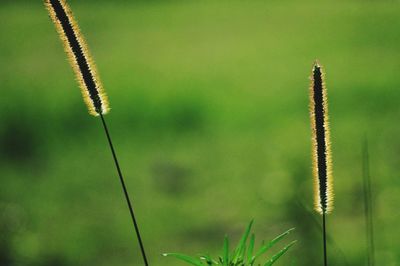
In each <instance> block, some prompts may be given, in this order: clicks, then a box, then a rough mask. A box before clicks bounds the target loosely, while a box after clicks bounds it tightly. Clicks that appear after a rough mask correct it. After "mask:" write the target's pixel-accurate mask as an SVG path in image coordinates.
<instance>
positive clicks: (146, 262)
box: [100, 114, 149, 266]
mask: <svg viewBox="0 0 400 266" xmlns="http://www.w3.org/2000/svg"><path fill="white" fill-rule="evenodd" d="M100 118H101V122H102V124H103V128H104V132H105V133H106V136H107V141H108V144H109V146H110V149H111V153H112V156H113V159H114V163H115V167H116V168H117V172H118V176H119V180H120V182H121V186H122V190H123V192H124V195H125V199H126V203H127V205H128V208H129V213H130V215H131V218H132V222H133V226H134V228H135V232H136V236H137V239H138V242H139V246H140V251H141V253H142V257H143V261H144V265H146V266H148V265H149V263H148V261H147V256H146V252H145V249H144V245H143V241H142V237H141V235H140V231H139V226H138V223H137V221H136V218H135V212H134V211H133V206H132V203H131V200H130V198H129V193H128V189H127V188H126V185H125V180H124V177H123V175H122V171H121V168H120V166H119V163H118V158H117V154H116V153H115V149H114V145H113V143H112V140H111V135H110V132H109V130H108V127H107V124H106V121H105V119H104V116H103V115H102V114H100Z"/></svg>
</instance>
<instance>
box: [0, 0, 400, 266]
mask: <svg viewBox="0 0 400 266" xmlns="http://www.w3.org/2000/svg"><path fill="white" fill-rule="evenodd" d="M68 2H69V4H70V6H71V8H72V9H73V11H74V15H75V18H76V19H77V20H78V22H79V25H80V28H81V30H82V32H83V33H84V35H85V38H86V40H87V41H88V44H89V47H90V49H91V53H92V55H93V57H94V59H95V61H96V64H97V67H98V69H99V72H100V73H99V74H100V77H101V79H102V82H103V85H104V88H105V90H106V92H107V94H108V96H109V100H110V105H111V111H110V113H109V114H108V115H106V116H105V118H106V120H107V123H108V126H109V129H110V131H111V135H112V138H113V142H114V145H115V148H116V151H117V154H118V157H119V160H120V164H121V167H122V171H123V173H124V175H125V178H126V182H127V186H128V189H129V192H130V195H131V198H132V200H133V205H134V208H135V212H136V215H137V219H138V222H139V226H140V228H141V233H142V237H143V240H144V245H145V247H146V251H147V255H148V257H149V262H150V264H151V265H152V266H154V265H163V266H177V265H185V264H184V263H181V262H180V261H177V260H176V259H174V258H170V257H163V256H162V255H161V254H162V253H165V252H181V253H186V254H190V255H197V254H200V253H209V254H210V255H212V256H213V257H215V256H217V255H218V254H220V253H221V250H222V243H223V239H224V236H225V235H228V236H229V237H230V239H232V243H235V242H237V241H238V239H239V238H240V236H241V235H242V233H243V230H244V228H245V227H246V225H247V224H248V223H249V222H250V220H251V219H253V218H254V220H255V222H254V225H253V230H254V232H255V233H256V245H257V246H258V245H259V244H260V243H261V241H262V240H264V239H265V240H270V239H272V238H274V237H275V236H277V235H278V234H280V233H282V232H284V231H286V230H287V229H289V228H292V227H295V228H296V229H295V231H294V232H292V233H291V234H290V236H288V238H287V239H285V241H286V242H285V243H283V244H287V243H289V242H290V241H292V240H297V243H296V244H295V245H294V246H293V247H292V249H291V250H290V251H289V252H288V253H287V254H285V256H283V257H282V259H280V260H279V261H278V262H277V263H276V265H278V266H279V265H281V266H286V265H297V266H303V265H304V266H309V265H322V247H321V245H322V238H321V229H320V223H321V219H320V216H319V215H318V214H317V213H316V212H314V211H313V180H312V169H311V129H310V118H309V113H308V112H309V109H308V108H309V107H308V106H309V94H308V93H309V84H310V80H309V76H310V75H311V68H312V64H313V62H314V60H315V59H318V60H319V61H320V63H321V64H322V65H323V66H324V68H325V71H326V85H327V88H328V94H329V112H330V124H331V138H332V153H333V176H334V189H335V190H334V193H335V204H334V205H335V209H334V211H333V212H332V214H330V215H329V216H328V218H327V228H328V248H329V249H328V256H329V260H330V262H331V263H330V264H332V265H352V266H353V265H360V266H361V265H367V264H366V257H367V256H366V236H365V223H364V204H363V179H362V174H361V169H362V153H361V148H362V142H363V140H364V138H367V139H368V142H369V153H370V160H371V161H370V167H371V169H370V170H371V179H372V193H373V198H372V200H373V211H374V226H375V247H376V249H375V252H376V265H385V266H395V265H399V263H400V251H399V249H398V247H400V238H399V235H400V227H398V223H399V221H400V212H399V205H400V176H399V173H400V137H399V136H400V123H399V121H400V5H399V4H400V2H399V1H394V0H393V1H389V0H382V1H372V0H370V1H356V0H353V1H344V0H343V1H308V0H307V1H289V0H281V1H272V0H267V1H239V0H234V1H211V0H205V1H122V0H121V1H112V2H111V1H78V0H70V1H68ZM0 91H1V96H0V265H5V266H25V265H28V266H53V265H57V266H69V265H74V266H86V265H96V266H109V265H116V266H128V265H143V264H142V259H141V257H140V253H139V248H138V244H137V241H136V238H135V235H134V231H133V227H132V224H131V220H130V216H129V212H128V209H127V207H126V203H125V199H124V198H123V194H122V191H121V187H120V184H119V181H118V176H117V172H116V170H115V167H114V164H113V161H112V157H111V154H110V151H109V147H108V145H107V140H106V137H105V135H104V132H103V130H102V125H101V121H100V119H99V118H95V117H93V116H90V115H89V114H88V112H87V108H86V106H85V104H84V103H83V101H82V97H81V93H80V90H79V87H78V85H77V82H76V80H75V77H74V74H73V72H72V70H71V67H70V65H69V63H68V61H67V58H66V55H65V52H64V51H63V47H62V44H61V42H60V40H59V37H58V35H57V33H56V31H55V28H54V25H53V24H52V22H51V20H50V18H49V16H48V13H47V11H46V10H45V8H44V5H43V3H42V1H2V2H1V3H0ZM279 247H282V246H279ZM279 247H276V248H275V249H274V250H273V251H272V252H270V253H268V255H272V254H274V252H276V251H278V250H279Z"/></svg>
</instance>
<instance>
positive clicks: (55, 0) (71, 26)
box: [44, 0, 110, 116]
mask: <svg viewBox="0 0 400 266" xmlns="http://www.w3.org/2000/svg"><path fill="white" fill-rule="evenodd" d="M44 3H45V5H46V8H47V10H48V11H49V14H50V17H51V19H52V20H53V23H54V24H55V26H56V29H57V32H58V34H59V35H60V38H61V40H62V42H63V44H64V49H65V51H66V52H67V54H68V58H69V61H70V63H71V66H72V68H73V70H74V72H75V75H76V77H77V80H78V82H79V85H80V88H81V91H82V95H83V99H84V101H85V103H86V105H87V106H88V109H89V113H90V114H92V115H95V116H98V115H100V114H106V113H107V112H108V111H109V109H110V108H109V104H108V99H107V95H106V94H105V93H104V90H103V86H102V85H101V82H100V79H99V77H98V75H97V70H96V65H95V64H94V61H93V59H92V57H91V56H90V54H89V50H88V47H87V45H86V42H85V40H84V38H83V36H82V34H81V32H80V30H79V27H78V24H77V23H76V20H75V19H74V17H73V15H72V12H71V9H70V8H69V6H68V4H67V3H66V1H65V0H45V1H44Z"/></svg>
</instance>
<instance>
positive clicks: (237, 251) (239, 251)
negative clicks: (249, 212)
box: [232, 220, 254, 264]
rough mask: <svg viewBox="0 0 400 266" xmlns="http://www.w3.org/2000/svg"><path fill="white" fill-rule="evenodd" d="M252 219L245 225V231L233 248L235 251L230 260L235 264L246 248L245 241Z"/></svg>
mask: <svg viewBox="0 0 400 266" xmlns="http://www.w3.org/2000/svg"><path fill="white" fill-rule="evenodd" d="M253 222H254V220H251V222H250V224H249V225H248V226H247V228H246V231H245V232H244V234H243V236H242V239H240V242H239V244H238V246H237V247H236V249H235V252H234V254H233V259H232V262H233V263H234V264H235V263H237V262H238V260H239V259H240V258H241V256H243V254H244V251H245V250H246V241H247V238H248V237H249V234H250V230H251V227H252V226H253Z"/></svg>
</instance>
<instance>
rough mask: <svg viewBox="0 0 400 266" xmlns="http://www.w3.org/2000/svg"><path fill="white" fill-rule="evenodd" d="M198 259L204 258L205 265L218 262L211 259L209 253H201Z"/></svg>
mask: <svg viewBox="0 0 400 266" xmlns="http://www.w3.org/2000/svg"><path fill="white" fill-rule="evenodd" d="M200 259H202V260H205V261H206V263H207V265H218V262H217V261H215V260H213V259H212V258H211V256H210V255H201V256H200Z"/></svg>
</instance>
